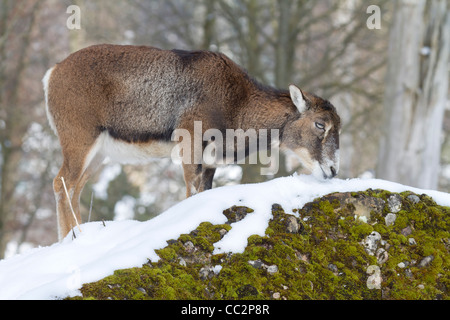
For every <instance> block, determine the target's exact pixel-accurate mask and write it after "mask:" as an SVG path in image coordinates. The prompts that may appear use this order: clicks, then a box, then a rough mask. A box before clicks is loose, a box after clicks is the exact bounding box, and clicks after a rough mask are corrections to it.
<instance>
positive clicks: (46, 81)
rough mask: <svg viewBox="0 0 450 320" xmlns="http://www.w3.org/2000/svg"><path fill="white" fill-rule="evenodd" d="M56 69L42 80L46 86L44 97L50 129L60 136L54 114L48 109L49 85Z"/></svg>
mask: <svg viewBox="0 0 450 320" xmlns="http://www.w3.org/2000/svg"><path fill="white" fill-rule="evenodd" d="M54 68H55V67H52V68H50V69H48V70H47V72H46V73H45V76H44V78H42V84H43V85H44V95H45V111H46V113H47V119H48V122H49V124H50V127H51V128H52V130H53V132H54V133H55V134H56V135H58V132H57V131H56V125H55V119H54V118H53V116H52V114H51V113H50V110H49V108H48V94H49V83H50V77H51V75H52V72H53V69H54Z"/></svg>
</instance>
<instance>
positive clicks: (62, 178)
mask: <svg viewBox="0 0 450 320" xmlns="http://www.w3.org/2000/svg"><path fill="white" fill-rule="evenodd" d="M61 181H62V183H63V187H64V191H65V192H66V197H67V200H68V201H69V207H70V211H72V215H73V218H74V219H75V223H76V224H77V227H78V230H80V232H81V228H80V225H79V224H78V220H77V217H76V216H75V212H74V211H73V207H72V201H71V200H70V197H69V192H67V188H66V183H65V182H64V177H61Z"/></svg>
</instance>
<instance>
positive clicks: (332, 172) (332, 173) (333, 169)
mask: <svg viewBox="0 0 450 320" xmlns="http://www.w3.org/2000/svg"><path fill="white" fill-rule="evenodd" d="M330 170H331V175H332V176H333V177H335V176H336V174H337V173H336V169H335V168H334V167H330Z"/></svg>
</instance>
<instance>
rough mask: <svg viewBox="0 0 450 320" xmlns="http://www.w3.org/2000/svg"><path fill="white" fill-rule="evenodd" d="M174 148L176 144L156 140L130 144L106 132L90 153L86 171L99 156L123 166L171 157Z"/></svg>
mask: <svg viewBox="0 0 450 320" xmlns="http://www.w3.org/2000/svg"><path fill="white" fill-rule="evenodd" d="M174 146H175V143H174V142H163V141H156V140H155V141H150V142H148V143H128V142H124V141H122V140H117V139H114V138H113V137H111V136H110V135H109V133H108V132H106V131H105V132H102V133H101V134H100V136H99V137H98V138H97V140H96V141H95V144H94V146H93V147H92V149H91V151H90V152H89V153H88V155H87V157H86V160H85V165H84V170H86V168H87V167H88V166H89V164H90V163H91V161H92V160H93V159H94V157H95V156H97V155H102V156H103V157H108V158H110V159H111V160H112V161H114V162H118V163H122V164H140V163H146V162H149V161H150V160H151V159H152V158H164V157H169V156H170V154H171V152H172V149H173V147H174Z"/></svg>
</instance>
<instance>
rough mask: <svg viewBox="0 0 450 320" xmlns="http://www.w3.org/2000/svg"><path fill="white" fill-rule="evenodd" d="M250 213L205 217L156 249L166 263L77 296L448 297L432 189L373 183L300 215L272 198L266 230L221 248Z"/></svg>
mask: <svg viewBox="0 0 450 320" xmlns="http://www.w3.org/2000/svg"><path fill="white" fill-rule="evenodd" d="M252 211H253V210H252V209H251V208H246V207H236V206H234V207H231V208H229V209H227V210H225V211H224V214H225V215H226V217H227V219H228V222H227V223H225V224H221V225H213V224H211V223H207V222H205V223H202V224H200V225H199V226H198V227H197V228H196V229H195V230H194V231H192V232H190V233H189V234H183V235H180V237H179V238H178V239H173V240H170V241H168V245H167V246H166V247H165V248H163V249H160V250H157V254H158V255H159V257H160V260H159V261H157V262H151V261H149V262H148V263H146V264H145V265H143V266H142V267H140V268H131V269H126V270H117V271H116V272H115V273H114V275H111V276H109V277H106V278H104V279H102V280H100V281H97V282H95V283H88V284H84V285H83V287H82V288H81V290H80V292H81V296H80V297H76V298H77V299H80V298H85V299H91V298H93V299H450V294H449V290H450V240H449V239H450V231H449V230H450V208H448V207H442V206H438V205H437V204H436V203H435V202H434V201H433V199H431V198H430V197H428V196H426V195H416V194H413V193H411V192H404V193H401V194H396V193H390V192H387V191H384V190H370V189H369V190H367V191H365V192H352V193H349V192H347V193H333V194H330V195H327V196H324V197H321V198H318V199H316V200H315V201H313V202H310V203H308V204H306V205H305V206H303V208H298V209H297V210H294V211H295V212H285V211H284V209H283V208H282V207H281V206H280V205H278V204H274V205H273V206H272V219H271V220H270V221H269V225H268V227H267V229H266V232H265V235H264V236H259V235H253V236H250V237H249V238H248V245H247V247H246V249H245V251H244V252H243V253H221V254H214V243H216V242H217V241H219V240H220V239H221V238H222V237H223V236H224V235H225V234H226V233H227V232H229V231H230V230H231V228H232V223H233V222H236V221H239V220H242V219H244V218H245V215H246V214H247V213H249V212H252ZM388 214H395V215H396V218H395V220H392V219H390V218H388V221H389V223H386V216H387V215H388ZM359 217H364V219H363V220H361V219H360V218H359ZM389 217H391V218H392V216H389ZM411 239H412V240H411Z"/></svg>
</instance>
